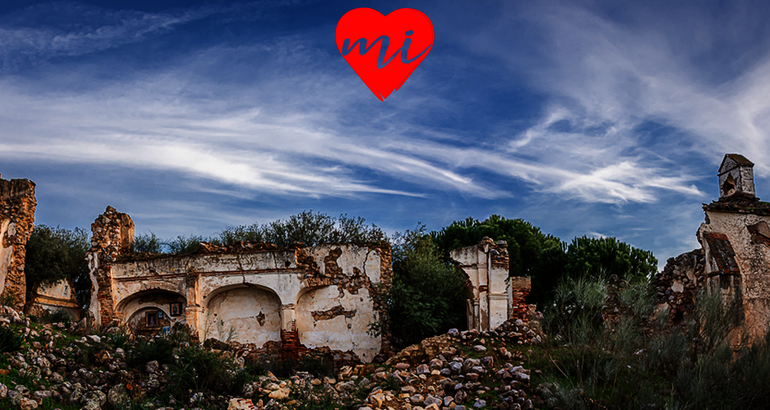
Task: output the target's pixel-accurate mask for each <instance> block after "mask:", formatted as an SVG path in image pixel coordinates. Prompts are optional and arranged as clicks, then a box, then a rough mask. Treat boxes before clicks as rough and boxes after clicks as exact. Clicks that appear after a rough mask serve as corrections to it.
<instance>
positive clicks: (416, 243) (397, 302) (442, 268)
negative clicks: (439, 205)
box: [374, 225, 467, 348]
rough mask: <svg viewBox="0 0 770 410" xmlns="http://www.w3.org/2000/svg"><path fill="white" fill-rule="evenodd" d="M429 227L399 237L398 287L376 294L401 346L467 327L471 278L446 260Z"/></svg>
mask: <svg viewBox="0 0 770 410" xmlns="http://www.w3.org/2000/svg"><path fill="white" fill-rule="evenodd" d="M424 228H425V227H424V225H420V226H418V229H417V230H416V231H407V232H406V233H405V234H401V235H399V234H396V235H395V236H394V240H393V242H394V244H393V273H394V277H393V283H392V285H391V288H390V290H389V292H387V293H385V294H375V295H374V298H375V300H376V301H378V302H380V303H381V304H384V305H385V306H387V312H388V316H389V317H390V318H391V320H390V327H389V330H390V332H391V335H392V337H393V342H394V345H395V346H396V347H399V348H402V347H405V346H408V345H410V344H413V343H417V342H419V341H420V340H422V339H424V338H426V337H430V336H434V335H436V334H439V333H443V332H446V331H447V330H449V329H450V328H453V327H457V328H463V327H465V300H466V287H465V283H466V280H467V278H466V277H465V275H464V274H463V273H462V272H461V271H460V270H459V269H457V268H455V267H454V266H453V265H451V264H448V263H447V262H446V261H445V260H444V259H443V258H441V255H440V251H439V249H438V247H436V245H435V244H434V243H433V239H432V238H431V237H430V236H429V235H425V234H423V231H424ZM380 325H382V323H380Z"/></svg>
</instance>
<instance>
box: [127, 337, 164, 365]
mask: <svg viewBox="0 0 770 410" xmlns="http://www.w3.org/2000/svg"><path fill="white" fill-rule="evenodd" d="M173 350H174V343H173V342H172V341H171V340H169V339H166V338H163V337H161V338H155V339H151V340H149V341H148V340H147V339H145V338H139V340H137V342H136V343H135V344H134V346H133V348H132V349H131V350H130V351H129V352H128V363H129V364H130V365H132V366H141V365H144V364H146V363H148V362H151V361H153V360H157V361H158V363H161V364H162V363H171V362H172V361H173Z"/></svg>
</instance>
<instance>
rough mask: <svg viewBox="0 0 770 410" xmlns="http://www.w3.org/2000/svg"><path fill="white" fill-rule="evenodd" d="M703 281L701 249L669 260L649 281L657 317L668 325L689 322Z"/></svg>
mask: <svg viewBox="0 0 770 410" xmlns="http://www.w3.org/2000/svg"><path fill="white" fill-rule="evenodd" d="M707 279H708V278H707V277H706V262H705V259H704V258H703V250H702V249H695V250H693V251H690V252H687V253H683V254H681V255H679V256H677V257H676V258H669V259H668V261H666V266H665V267H664V268H663V270H662V271H660V273H658V274H657V275H655V277H654V278H653V279H652V281H651V284H652V287H653V289H654V290H655V298H656V302H657V305H658V309H657V310H658V315H666V323H667V324H668V325H682V326H683V325H686V324H687V323H689V322H692V321H693V320H694V314H695V302H696V299H697V296H698V292H700V290H701V289H702V288H703V286H704V285H705V284H706V281H707Z"/></svg>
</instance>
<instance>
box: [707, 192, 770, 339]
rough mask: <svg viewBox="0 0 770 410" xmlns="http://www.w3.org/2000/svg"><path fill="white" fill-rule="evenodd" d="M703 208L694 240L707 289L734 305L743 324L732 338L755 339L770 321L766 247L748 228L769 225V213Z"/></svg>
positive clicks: (768, 248)
mask: <svg viewBox="0 0 770 410" xmlns="http://www.w3.org/2000/svg"><path fill="white" fill-rule="evenodd" d="M757 202H758V201H757ZM760 205H761V204H760ZM705 209H706V222H705V223H703V224H701V226H700V228H699V229H698V240H699V241H700V242H701V245H702V246H703V249H704V252H705V255H706V256H705V265H706V275H707V276H708V283H709V287H710V288H712V289H719V290H720V291H721V292H722V293H723V296H724V297H725V300H726V301H729V302H730V303H733V304H736V305H738V308H739V310H740V312H741V314H742V316H743V317H742V320H743V321H744V323H742V324H743V326H742V328H741V329H740V331H739V332H738V333H736V335H735V337H736V339H739V338H741V337H743V336H746V337H748V340H749V341H754V340H759V339H760V338H761V337H763V336H764V334H765V333H766V332H767V330H768V318H770V246H768V243H766V242H765V241H764V240H762V235H761V234H757V233H756V232H759V229H756V230H755V233H752V230H750V228H751V227H757V226H760V225H762V224H764V225H767V224H770V214H768V215H764V214H763V213H764V212H757V211H758V209H761V208H751V209H746V208H741V209H743V210H745V212H741V211H740V210H733V211H732V212H730V211H724V210H723V209H718V208H716V209H715V208H711V207H709V206H708V205H707V206H706V208H705Z"/></svg>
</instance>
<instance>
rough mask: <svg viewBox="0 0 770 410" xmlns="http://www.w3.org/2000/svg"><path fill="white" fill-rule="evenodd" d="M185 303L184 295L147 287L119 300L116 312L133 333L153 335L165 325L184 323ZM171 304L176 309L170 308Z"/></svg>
mask: <svg viewBox="0 0 770 410" xmlns="http://www.w3.org/2000/svg"><path fill="white" fill-rule="evenodd" d="M186 303H187V302H186V299H185V297H184V296H182V295H181V294H179V293H177V292H172V291H168V290H165V289H148V290H144V291H141V292H138V293H135V294H133V295H131V296H128V297H126V298H124V299H123V300H121V301H120V303H118V305H117V309H116V312H117V314H118V315H119V317H122V318H124V321H123V322H124V323H126V324H127V325H128V327H129V329H131V331H132V332H133V333H134V334H144V335H154V334H157V333H158V332H160V331H161V330H163V328H164V327H166V326H168V327H171V326H173V325H175V324H177V323H180V324H185V323H186V318H185V315H184V306H185V305H186ZM173 305H176V309H173V310H172V308H173V307H174V306H173ZM172 313H175V315H174V316H172V315H171V314H172Z"/></svg>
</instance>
